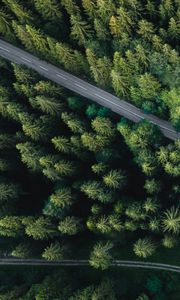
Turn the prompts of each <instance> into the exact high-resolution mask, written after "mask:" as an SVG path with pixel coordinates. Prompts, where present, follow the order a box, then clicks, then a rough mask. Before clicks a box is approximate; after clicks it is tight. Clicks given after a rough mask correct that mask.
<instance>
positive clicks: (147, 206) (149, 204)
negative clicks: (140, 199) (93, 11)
mask: <svg viewBox="0 0 180 300" xmlns="http://www.w3.org/2000/svg"><path fill="white" fill-rule="evenodd" d="M158 207H159V205H158V203H157V202H156V201H155V200H153V199H152V198H147V199H146V201H145V202H144V204H143V208H144V210H145V211H146V212H147V213H150V212H152V213H154V212H156V211H157V209H158Z"/></svg>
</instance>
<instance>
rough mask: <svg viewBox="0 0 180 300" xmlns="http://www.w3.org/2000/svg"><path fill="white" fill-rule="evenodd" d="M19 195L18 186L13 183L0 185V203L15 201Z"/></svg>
mask: <svg viewBox="0 0 180 300" xmlns="http://www.w3.org/2000/svg"><path fill="white" fill-rule="evenodd" d="M20 194H21V189H20V187H19V185H17V184H14V183H3V182H2V183H0V202H1V203H3V202H6V201H8V200H15V199H17V198H18V197H19V196H20Z"/></svg>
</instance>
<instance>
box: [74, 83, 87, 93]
mask: <svg viewBox="0 0 180 300" xmlns="http://www.w3.org/2000/svg"><path fill="white" fill-rule="evenodd" d="M75 85H76V86H78V87H80V88H81V89H83V90H85V91H87V89H86V88H85V87H83V86H82V85H80V84H78V83H75Z"/></svg>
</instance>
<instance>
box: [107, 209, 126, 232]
mask: <svg viewBox="0 0 180 300" xmlns="http://www.w3.org/2000/svg"><path fill="white" fill-rule="evenodd" d="M109 224H110V225H111V227H112V228H113V229H114V230H115V231H118V232H120V231H121V230H122V229H123V225H122V222H121V221H120V218H119V215H118V214H117V213H116V214H112V215H110V216H109Z"/></svg>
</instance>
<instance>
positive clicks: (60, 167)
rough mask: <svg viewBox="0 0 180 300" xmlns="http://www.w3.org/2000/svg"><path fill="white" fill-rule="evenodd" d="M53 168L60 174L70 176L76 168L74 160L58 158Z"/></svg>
mask: <svg viewBox="0 0 180 300" xmlns="http://www.w3.org/2000/svg"><path fill="white" fill-rule="evenodd" d="M54 168H55V170H56V171H57V173H58V174H59V175H61V176H72V175H73V174H74V173H75V172H76V170H77V168H76V165H75V163H74V162H72V161H66V160H60V161H58V162H57V163H56V164H55V165H54Z"/></svg>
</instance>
